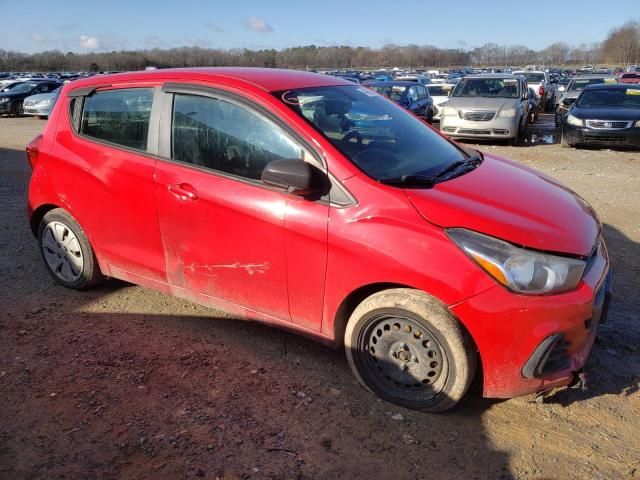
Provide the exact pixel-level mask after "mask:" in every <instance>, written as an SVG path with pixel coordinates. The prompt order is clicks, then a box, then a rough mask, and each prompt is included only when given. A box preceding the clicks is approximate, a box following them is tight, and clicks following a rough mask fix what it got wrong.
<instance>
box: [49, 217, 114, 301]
mask: <svg viewBox="0 0 640 480" xmlns="http://www.w3.org/2000/svg"><path fill="white" fill-rule="evenodd" d="M38 245H39V248H40V254H41V255H42V260H43V261H44V264H45V266H46V267H47V270H48V271H49V273H50V274H51V276H52V277H53V279H54V280H55V281H56V282H58V283H59V284H60V285H62V286H64V287H67V288H73V289H75V290H84V289H87V288H89V287H92V286H94V285H97V284H98V283H100V282H101V281H103V280H104V278H105V277H104V276H103V275H102V272H101V271H100V266H99V265H98V261H97V259H96V256H95V253H94V251H93V249H92V248H91V245H90V243H89V240H88V239H87V236H86V234H85V233H84V231H83V230H82V227H80V225H78V222H76V221H75V219H74V218H73V217H72V216H71V215H69V214H68V213H67V212H66V211H64V210H63V209H61V208H56V209H53V210H50V211H49V212H47V213H46V214H45V216H44V217H43V218H42V221H41V222H40V226H39V227H38Z"/></svg>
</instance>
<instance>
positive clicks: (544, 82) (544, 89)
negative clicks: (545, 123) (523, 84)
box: [513, 70, 559, 112]
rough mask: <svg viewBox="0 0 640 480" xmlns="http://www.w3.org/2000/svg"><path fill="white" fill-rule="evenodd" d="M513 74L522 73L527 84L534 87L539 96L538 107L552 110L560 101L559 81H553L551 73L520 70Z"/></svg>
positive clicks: (543, 109)
mask: <svg viewBox="0 0 640 480" xmlns="http://www.w3.org/2000/svg"><path fill="white" fill-rule="evenodd" d="M513 75H522V76H523V77H524V78H525V80H526V81H527V84H528V85H529V86H530V87H531V88H533V90H534V91H535V92H536V96H537V97H538V100H539V102H538V105H539V106H538V108H539V109H540V110H542V111H543V112H544V111H551V110H553V109H554V108H555V106H556V105H557V104H558V101H559V95H558V83H557V82H555V83H554V82H552V81H551V79H550V78H549V73H547V72H543V71H542V70H532V71H529V70H526V71H525V70H518V71H515V72H513Z"/></svg>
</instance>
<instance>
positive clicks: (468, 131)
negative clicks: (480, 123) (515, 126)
mask: <svg viewBox="0 0 640 480" xmlns="http://www.w3.org/2000/svg"><path fill="white" fill-rule="evenodd" d="M458 134H459V135H508V134H509V132H508V131H507V130H499V129H495V128H494V129H485V130H483V129H477V128H461V129H459V130H458Z"/></svg>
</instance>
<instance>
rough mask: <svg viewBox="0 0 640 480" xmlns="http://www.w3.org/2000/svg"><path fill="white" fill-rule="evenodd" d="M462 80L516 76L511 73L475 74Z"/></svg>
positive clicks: (516, 76)
mask: <svg viewBox="0 0 640 480" xmlns="http://www.w3.org/2000/svg"><path fill="white" fill-rule="evenodd" d="M464 78H518V75H514V74H511V73H476V74H475V75H465V77H464Z"/></svg>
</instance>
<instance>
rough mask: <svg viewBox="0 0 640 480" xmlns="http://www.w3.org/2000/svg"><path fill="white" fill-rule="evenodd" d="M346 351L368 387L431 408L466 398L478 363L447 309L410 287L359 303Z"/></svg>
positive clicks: (399, 402)
mask: <svg viewBox="0 0 640 480" xmlns="http://www.w3.org/2000/svg"><path fill="white" fill-rule="evenodd" d="M376 346H377V350H376ZM345 350H346V354H347V360H348V362H349V366H350V367H351V371H352V373H353V375H354V376H355V378H356V379H357V380H358V382H359V383H360V384H361V385H362V386H363V387H364V388H366V389H367V390H369V391H370V392H373V393H375V394H376V395H378V396H379V397H381V398H382V399H384V400H386V401H389V402H392V403H395V404H397V405H401V406H403V407H407V408H412V409H416V410H423V411H427V412H432V413H439V412H444V411H447V410H449V409H451V408H453V407H454V406H455V405H456V404H457V403H458V402H459V401H460V400H461V399H462V397H463V396H464V395H465V393H466V392H467V389H468V388H469V385H471V381H472V380H473V377H474V374H475V369H476V362H477V356H476V351H475V348H474V347H473V343H472V342H471V340H470V339H469V337H468V335H467V334H466V332H465V331H464V330H463V329H462V327H461V326H460V324H459V323H458V321H457V320H456V319H455V317H454V316H453V315H452V314H451V313H450V312H449V310H448V309H447V308H446V307H444V306H443V305H442V304H440V302H438V301H437V300H435V299H434V298H433V297H431V296H429V295H427V294H426V293H423V292H420V291H418V290H412V289H409V288H397V289H390V290H384V291H382V292H378V293H375V294H373V295H371V296H370V297H368V298H367V299H365V300H364V301H363V302H362V303H361V304H360V305H358V307H357V308H356V309H355V310H354V312H353V313H352V314H351V317H350V318H349V322H348V323H347V328H346V331H345Z"/></svg>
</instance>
